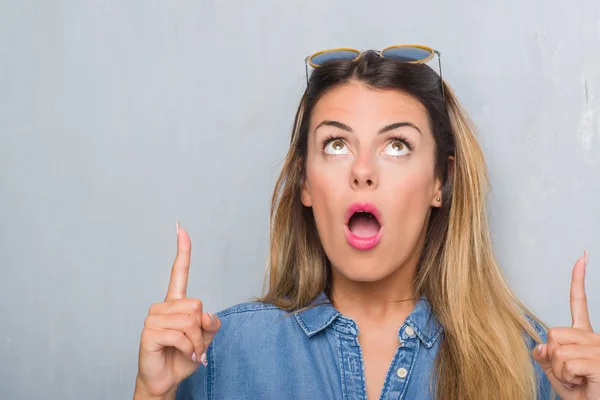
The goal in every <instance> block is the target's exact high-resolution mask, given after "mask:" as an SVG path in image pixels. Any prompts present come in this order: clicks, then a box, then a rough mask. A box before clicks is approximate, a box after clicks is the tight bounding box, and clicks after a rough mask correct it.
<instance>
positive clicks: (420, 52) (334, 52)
mask: <svg viewBox="0 0 600 400" xmlns="http://www.w3.org/2000/svg"><path fill="white" fill-rule="evenodd" d="M377 53H378V54H379V56H381V57H383V58H387V59H390V60H394V61H398V62H405V63H409V64H424V63H426V62H428V61H429V60H431V59H432V58H433V56H434V55H435V54H437V56H438V64H439V70H440V83H442V82H443V78H442V60H441V53H440V52H439V51H437V50H435V49H432V48H431V47H427V46H422V45H419V44H400V45H395V46H389V47H386V48H385V49H383V50H379V51H377ZM362 54H363V52H362V51H360V50H357V49H351V48H337V49H329V50H321V51H318V52H316V53H314V54H312V55H310V56H308V57H306V58H305V59H304V66H305V69H306V85H307V86H308V66H309V65H310V66H311V67H312V68H319V67H320V66H322V65H323V64H325V63H328V62H330V61H336V60H350V61H356V60H358V59H359V58H360V56H361V55H362ZM442 96H444V85H443V84H442ZM444 99H445V96H444Z"/></svg>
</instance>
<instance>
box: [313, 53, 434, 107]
mask: <svg viewBox="0 0 600 400" xmlns="http://www.w3.org/2000/svg"><path fill="white" fill-rule="evenodd" d="M404 47H411V48H417V49H422V50H427V51H429V55H428V56H427V57H425V58H423V59H420V60H414V61H399V60H396V61H398V62H405V63H408V64H425V63H426V62H428V61H429V60H431V59H432V58H433V56H434V55H435V54H437V56H438V64H439V71H440V82H441V85H442V96H443V98H444V100H445V99H446V96H445V94H444V79H443V77H442V54H441V53H440V52H439V51H438V50H436V49H433V48H431V47H429V46H423V45H421V44H397V45H393V46H388V47H386V48H384V49H382V50H379V51H377V54H379V56H380V57H382V58H385V56H384V55H383V53H385V52H386V51H387V50H391V49H398V48H404ZM336 51H349V52H353V53H356V57H354V58H353V59H352V60H351V61H356V60H358V59H359V58H360V57H361V56H362V55H363V54H364V51H360V50H358V49H353V48H351V47H338V48H335V49H326V50H320V51H317V52H316V53H313V54H311V55H310V56H307V57H306V58H305V59H304V66H305V69H306V86H307V87H308V66H309V65H310V66H311V67H312V68H319V67H320V66H321V65H319V64H315V63H313V62H312V60H313V58H315V57H316V56H319V55H321V54H326V53H334V52H336ZM392 60H393V58H392Z"/></svg>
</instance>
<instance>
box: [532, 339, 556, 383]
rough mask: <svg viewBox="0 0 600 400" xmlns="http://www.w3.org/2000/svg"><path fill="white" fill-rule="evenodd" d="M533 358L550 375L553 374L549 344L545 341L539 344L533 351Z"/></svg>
mask: <svg viewBox="0 0 600 400" xmlns="http://www.w3.org/2000/svg"><path fill="white" fill-rule="evenodd" d="M531 355H532V356H533V359H534V360H535V361H536V362H537V363H538V364H539V365H540V367H542V370H544V372H545V373H546V375H548V377H550V375H552V362H551V361H550V357H549V355H548V345H547V344H545V343H541V344H538V345H537V346H536V347H535V349H533V351H532V352H531Z"/></svg>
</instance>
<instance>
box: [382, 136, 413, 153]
mask: <svg viewBox="0 0 600 400" xmlns="http://www.w3.org/2000/svg"><path fill="white" fill-rule="evenodd" d="M383 151H384V152H385V153H386V154H387V155H390V156H394V157H400V156H405V155H407V154H408V153H410V149H409V147H408V145H407V144H406V143H405V142H404V141H403V140H399V139H394V140H392V141H391V142H389V143H388V144H387V145H386V146H385V149H384V150H383Z"/></svg>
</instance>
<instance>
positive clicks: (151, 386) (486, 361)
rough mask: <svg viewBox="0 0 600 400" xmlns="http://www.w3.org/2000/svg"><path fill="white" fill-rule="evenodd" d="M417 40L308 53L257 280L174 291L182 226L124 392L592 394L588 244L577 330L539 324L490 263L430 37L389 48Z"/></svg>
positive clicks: (464, 138)
mask: <svg viewBox="0 0 600 400" xmlns="http://www.w3.org/2000/svg"><path fill="white" fill-rule="evenodd" d="M419 48H420V47H418V46H417V47H416V46H410V47H409V48H408V49H405V48H403V47H395V48H391V49H388V50H387V51H382V52H374V51H369V52H365V53H362V54H360V55H359V56H358V57H357V54H352V51H350V57H348V54H346V53H344V52H341V53H340V52H325V53H318V54H317V55H316V56H315V57H312V58H310V60H309V62H311V65H312V66H313V67H316V68H315V69H314V71H313V73H312V74H311V76H310V80H308V81H307V83H308V87H307V90H306V92H305V94H304V96H303V98H302V100H301V102H300V106H299V109H298V112H297V115H296V121H295V126H294V131H293V134H292V139H291V144H290V149H289V152H288V155H287V158H286V162H285V166H284V167H283V170H282V172H281V175H280V177H279V179H278V181H277V185H276V188H275V193H274V195H273V201H272V208H271V244H270V258H269V278H268V279H269V285H268V291H267V293H266V294H265V296H264V297H262V298H260V299H257V301H256V302H252V303H245V304H239V305H236V306H233V307H231V308H229V309H227V310H224V311H222V312H220V313H218V314H217V315H216V316H215V315H213V314H210V313H203V311H202V303H201V302H200V301H199V300H197V299H188V298H186V296H185V289H186V285H187V274H188V271H189V263H190V248H191V244H190V239H189V237H188V235H187V233H186V232H185V231H184V230H183V229H179V225H178V253H177V257H176V260H175V263H174V265H173V269H172V275H171V282H170V285H169V289H168V294H167V297H166V300H165V302H163V303H158V304H155V305H153V306H152V307H151V308H150V312H149V316H148V317H147V319H146V323H145V327H144V330H143V333H142V339H141V345H140V357H139V372H138V377H137V382H136V393H135V398H136V399H154V398H157V399H172V398H177V399H205V398H206V399H296V398H297V399H341V398H344V399H364V398H369V399H375V398H382V399H399V398H404V399H414V398H418V399H428V398H438V399H492V398H493V399H534V398H540V399H541V398H543V399H547V398H550V397H551V394H552V393H551V392H552V391H553V390H552V388H554V390H555V391H556V392H557V393H558V395H560V396H561V397H562V398H564V399H597V398H600V335H598V334H596V333H594V332H593V331H592V329H591V326H590V322H589V317H588V314H587V305H586V303H585V293H584V283H583V280H584V272H585V264H586V262H587V255H586V256H584V257H582V258H581V259H580V260H578V262H577V264H576V265H575V268H574V271H573V284H572V288H571V290H572V291H571V294H572V300H571V301H572V312H573V327H570V328H554V329H551V330H549V331H548V334H547V333H546V330H545V328H544V327H543V325H542V324H541V322H540V321H539V320H538V319H537V318H536V317H535V316H534V315H533V314H532V313H531V312H530V311H528V310H527V309H526V308H525V307H524V306H523V305H522V304H521V303H520V302H519V301H518V300H517V299H516V298H515V296H514V294H513V293H512V292H511V291H510V290H509V289H508V287H507V286H506V283H505V281H504V279H503V277H502V275H501V272H500V270H499V268H498V266H497V264H496V262H495V260H494V257H493V255H492V246H491V243H490V238H489V232H488V226H487V219H486V211H485V194H486V190H487V177H486V169H485V163H484V159H483V154H482V151H481V149H480V147H479V145H478V144H477V141H476V139H475V134H474V129H473V127H472V125H471V122H470V121H469V119H468V117H467V116H466V114H465V113H464V111H463V110H462V108H461V106H460V104H459V102H458V100H457V98H456V97H455V95H454V94H453V92H452V90H451V88H450V87H449V86H448V85H447V84H445V83H444V82H443V80H442V79H441V77H440V76H439V75H437V74H436V73H435V71H433V70H432V69H431V68H430V67H428V66H427V65H425V64H424V63H422V61H426V60H428V59H429V58H431V56H433V54H434V52H433V51H429V53H428V54H429V55H428V56H427V57H421V58H419V57H414V60H412V61H415V62H412V63H407V62H401V61H406V59H403V58H402V55H405V53H402V51H404V50H411V49H412V51H414V52H418V50H419ZM394 49H398V51H400V54H399V55H398V54H397V53H394V51H396V50H394ZM422 49H426V48H422ZM423 51H427V50H423ZM408 61H411V59H410V57H408ZM542 342H548V343H547V344H546V345H543V346H541V347H539V348H536V350H534V347H535V346H536V344H539V343H542ZM209 344H210V346H209ZM532 351H533V357H534V358H535V361H534V360H533V359H532V353H531V352H532ZM536 361H537V362H536Z"/></svg>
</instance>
